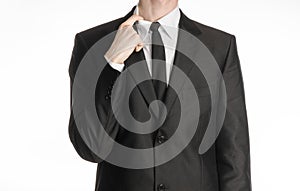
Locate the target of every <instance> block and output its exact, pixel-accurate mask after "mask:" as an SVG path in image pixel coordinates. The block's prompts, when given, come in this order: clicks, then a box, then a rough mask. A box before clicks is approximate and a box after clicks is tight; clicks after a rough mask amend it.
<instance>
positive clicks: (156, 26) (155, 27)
mask: <svg viewBox="0 0 300 191" xmlns="http://www.w3.org/2000/svg"><path fill="white" fill-rule="evenodd" d="M159 26H160V24H159V22H153V23H152V24H151V26H150V30H151V31H153V32H156V31H158V28H159Z"/></svg>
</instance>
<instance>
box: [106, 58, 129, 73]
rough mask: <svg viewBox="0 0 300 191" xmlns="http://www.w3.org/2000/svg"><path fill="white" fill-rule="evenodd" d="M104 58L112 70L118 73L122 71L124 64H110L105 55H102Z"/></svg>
mask: <svg viewBox="0 0 300 191" xmlns="http://www.w3.org/2000/svg"><path fill="white" fill-rule="evenodd" d="M104 58H105V60H106V61H107V62H108V64H109V65H110V66H111V67H112V68H113V69H115V70H118V71H119V72H122V71H123V69H124V64H119V63H114V62H111V61H110V60H109V59H107V57H106V56H105V55H104Z"/></svg>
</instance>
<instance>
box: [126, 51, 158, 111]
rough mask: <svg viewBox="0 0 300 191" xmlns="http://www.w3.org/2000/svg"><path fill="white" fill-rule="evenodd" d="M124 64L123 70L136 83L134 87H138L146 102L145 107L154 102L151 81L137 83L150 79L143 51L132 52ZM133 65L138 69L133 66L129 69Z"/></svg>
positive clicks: (154, 95) (154, 96) (154, 97)
mask: <svg viewBox="0 0 300 191" xmlns="http://www.w3.org/2000/svg"><path fill="white" fill-rule="evenodd" d="M138 62H139V63H138ZM124 64H125V68H126V69H128V70H129V73H130V74H131V76H132V78H133V79H134V81H135V83H136V84H135V85H136V86H137V87H138V89H139V90H140V92H141V94H142V95H143V97H144V99H145V101H146V102H147V105H148V106H149V105H150V103H151V102H152V101H154V100H156V94H155V90H154V87H153V84H152V81H151V80H146V81H144V82H142V83H137V82H139V81H141V79H151V76H150V73H149V70H148V66H147V63H146V59H145V55H144V52H143V50H140V51H139V52H135V51H134V52H133V53H132V54H131V55H130V56H129V58H128V59H127V60H126V61H125V62H124ZM133 64H139V65H138V68H136V67H135V66H132V67H133V68H129V67H130V66H131V65H133Z"/></svg>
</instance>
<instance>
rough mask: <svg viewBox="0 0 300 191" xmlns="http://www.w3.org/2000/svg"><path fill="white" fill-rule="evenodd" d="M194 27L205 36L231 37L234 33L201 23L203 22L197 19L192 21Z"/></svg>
mask: <svg viewBox="0 0 300 191" xmlns="http://www.w3.org/2000/svg"><path fill="white" fill-rule="evenodd" d="M194 23H195V25H196V27H197V28H198V29H199V30H200V31H201V32H202V33H203V34H204V35H206V36H211V37H214V38H217V39H220V40H221V39H224V40H226V39H231V38H232V37H233V36H234V35H233V34H231V33H229V32H227V31H224V30H221V29H218V28H215V27H212V26H209V25H206V24H203V23H200V22H197V21H194Z"/></svg>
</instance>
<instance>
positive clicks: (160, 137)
mask: <svg viewBox="0 0 300 191" xmlns="http://www.w3.org/2000/svg"><path fill="white" fill-rule="evenodd" d="M165 140H166V137H165V136H163V135H159V136H158V137H157V142H158V143H159V144H161V143H163V142H165Z"/></svg>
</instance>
